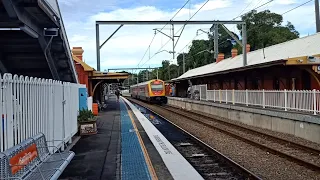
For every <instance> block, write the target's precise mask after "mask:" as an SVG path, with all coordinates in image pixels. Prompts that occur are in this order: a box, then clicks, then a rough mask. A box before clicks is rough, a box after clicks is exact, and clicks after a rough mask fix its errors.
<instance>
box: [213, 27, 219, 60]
mask: <svg viewBox="0 0 320 180" xmlns="http://www.w3.org/2000/svg"><path fill="white" fill-rule="evenodd" d="M213 36H214V38H213V40H214V47H213V48H214V58H215V59H216V61H217V59H218V54H219V24H215V25H214V34H213Z"/></svg>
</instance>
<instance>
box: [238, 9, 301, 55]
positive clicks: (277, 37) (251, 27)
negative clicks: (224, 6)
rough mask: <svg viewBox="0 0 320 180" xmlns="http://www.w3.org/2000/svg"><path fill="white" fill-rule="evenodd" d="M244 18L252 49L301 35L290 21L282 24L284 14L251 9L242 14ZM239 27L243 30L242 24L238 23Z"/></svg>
mask: <svg viewBox="0 0 320 180" xmlns="http://www.w3.org/2000/svg"><path fill="white" fill-rule="evenodd" d="M242 20H243V21H245V22H246V24H247V37H248V44H250V45H251V50H257V49H261V48H265V47H268V46H272V45H275V44H279V43H282V42H285V41H289V40H292V39H296V38H298V37H299V32H298V31H296V30H295V27H294V26H293V25H292V24H291V23H290V22H287V25H285V26H282V23H283V18H282V16H281V15H280V14H276V13H272V12H270V11H269V10H265V11H261V12H257V11H256V10H253V11H250V12H248V13H247V14H245V15H244V16H242ZM238 29H239V30H240V31H241V26H240V25H238Z"/></svg>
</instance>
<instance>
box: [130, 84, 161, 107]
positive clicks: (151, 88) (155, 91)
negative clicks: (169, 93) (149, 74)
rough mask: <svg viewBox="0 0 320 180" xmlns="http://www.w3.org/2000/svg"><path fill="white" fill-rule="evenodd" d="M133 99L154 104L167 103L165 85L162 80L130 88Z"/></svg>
mask: <svg viewBox="0 0 320 180" xmlns="http://www.w3.org/2000/svg"><path fill="white" fill-rule="evenodd" d="M130 92H131V97H132V98H136V99H140V100H144V101H148V102H152V103H167V97H166V94H165V84H164V82H163V81H162V80H159V79H153V80H150V81H146V82H143V83H139V84H135V85H132V86H130Z"/></svg>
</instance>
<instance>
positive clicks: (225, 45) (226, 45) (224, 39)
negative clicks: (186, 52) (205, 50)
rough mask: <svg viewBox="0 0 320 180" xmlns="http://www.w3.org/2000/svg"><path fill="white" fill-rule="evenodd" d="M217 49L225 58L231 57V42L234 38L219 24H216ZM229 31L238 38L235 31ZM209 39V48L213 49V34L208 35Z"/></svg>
mask: <svg viewBox="0 0 320 180" xmlns="http://www.w3.org/2000/svg"><path fill="white" fill-rule="evenodd" d="M218 28H219V29H218V34H219V35H218V37H219V40H218V45H219V47H218V51H219V53H223V54H224V55H225V58H229V57H231V50H232V48H233V47H234V45H233V44H232V40H234V39H233V38H232V37H231V36H230V35H229V34H228V33H227V32H226V31H225V30H224V29H223V27H222V26H221V25H219V26H218ZM231 33H232V34H233V35H234V36H235V37H237V38H238V39H239V36H238V35H237V34H236V33H235V32H232V31H231ZM209 40H210V46H209V48H210V49H212V50H214V43H213V42H214V36H213V35H209Z"/></svg>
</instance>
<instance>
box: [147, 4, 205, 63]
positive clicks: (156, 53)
mask: <svg viewBox="0 0 320 180" xmlns="http://www.w3.org/2000/svg"><path fill="white" fill-rule="evenodd" d="M209 1H210V0H207V1H206V2H205V3H203V5H202V6H201V7H200V8H199V9H198V10H197V11H196V12H195V13H194V14H193V15H192V16H191V17H190V18H189V19H188V20H187V21H186V24H188V21H190V20H191V19H192V18H193V17H194V16H195V15H196V14H197V13H198V12H199V11H200V10H201V9H202V8H203V7H204V6H205V5H206V4H207V3H208V2H209ZM183 27H184V26H181V27H180V29H179V30H178V31H177V32H176V33H175V34H174V35H176V34H177V33H179V32H180V31H181V30H182V29H183ZM170 41H171V39H169V40H168V41H167V42H166V43H165V44H164V45H163V46H161V47H160V49H159V50H158V51H156V53H155V54H154V55H153V56H151V58H149V59H148V60H147V61H146V62H144V63H143V64H142V65H141V66H143V65H145V64H146V63H147V62H149V61H150V60H151V59H152V58H153V57H154V56H156V55H157V52H159V51H161V50H162V48H163V47H164V46H166V45H167V44H168V43H169V42H170Z"/></svg>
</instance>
